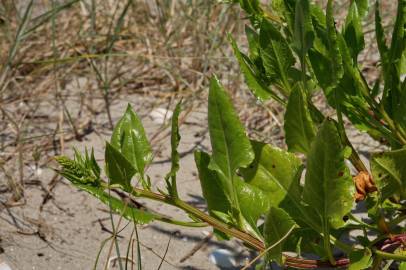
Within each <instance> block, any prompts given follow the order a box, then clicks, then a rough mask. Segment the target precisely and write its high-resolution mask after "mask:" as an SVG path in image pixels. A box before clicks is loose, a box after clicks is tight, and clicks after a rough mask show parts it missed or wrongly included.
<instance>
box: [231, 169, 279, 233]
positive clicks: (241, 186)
mask: <svg viewBox="0 0 406 270" xmlns="http://www.w3.org/2000/svg"><path fill="white" fill-rule="evenodd" d="M235 185H236V192H237V196H238V202H239V204H240V210H241V214H242V215H243V217H244V218H245V220H246V221H247V222H248V223H249V224H250V225H251V227H252V228H254V229H256V227H257V221H258V219H259V218H260V217H261V215H263V214H265V213H266V212H267V211H268V210H269V207H270V199H271V198H270V196H269V194H267V193H266V192H264V191H263V190H262V189H261V187H258V186H254V185H252V184H250V183H246V182H244V180H243V179H241V178H240V177H237V178H236V179H235Z"/></svg>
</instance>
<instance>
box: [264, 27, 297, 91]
mask: <svg viewBox="0 0 406 270" xmlns="http://www.w3.org/2000/svg"><path fill="white" fill-rule="evenodd" d="M259 44H260V52H261V58H262V62H263V64H264V67H265V70H266V73H267V75H268V76H269V77H270V78H271V80H273V81H276V82H277V83H278V84H279V85H280V87H282V88H283V89H284V95H285V96H288V95H289V93H290V92H291V86H290V84H289V81H288V78H289V75H288V71H289V69H290V68H291V67H292V66H293V65H294V64H295V58H294V57H293V54H292V51H291V50H290V47H289V44H288V42H287V41H286V40H285V38H284V37H283V36H282V35H281V33H280V31H279V30H277V29H276V28H275V27H274V26H273V25H272V24H271V23H270V22H268V21H267V20H263V21H262V24H261V29H260V32H259Z"/></svg>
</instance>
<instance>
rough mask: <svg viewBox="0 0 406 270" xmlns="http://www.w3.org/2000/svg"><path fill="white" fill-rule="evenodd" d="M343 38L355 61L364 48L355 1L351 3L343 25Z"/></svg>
mask: <svg viewBox="0 0 406 270" xmlns="http://www.w3.org/2000/svg"><path fill="white" fill-rule="evenodd" d="M344 38H345V41H346V42H347V44H348V47H349V49H350V51H351V56H352V58H353V59H354V61H355V62H356V60H357V57H358V54H359V53H360V52H361V51H362V50H363V49H364V47H365V42H364V33H363V31H362V24H361V19H360V15H359V11H358V6H357V3H356V2H355V1H353V2H352V3H351V6H350V9H349V11H348V14H347V17H346V19H345V25H344Z"/></svg>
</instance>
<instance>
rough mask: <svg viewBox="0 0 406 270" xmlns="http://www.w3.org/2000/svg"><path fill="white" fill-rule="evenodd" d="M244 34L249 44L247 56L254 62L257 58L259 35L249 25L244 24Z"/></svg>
mask: <svg viewBox="0 0 406 270" xmlns="http://www.w3.org/2000/svg"><path fill="white" fill-rule="evenodd" d="M245 36H246V37H247V40H248V46H249V58H250V59H251V60H252V61H253V62H254V63H255V62H256V61H257V59H259V57H260V56H259V35H258V33H257V32H256V31H255V30H254V29H252V28H251V27H249V26H248V25H246V26H245Z"/></svg>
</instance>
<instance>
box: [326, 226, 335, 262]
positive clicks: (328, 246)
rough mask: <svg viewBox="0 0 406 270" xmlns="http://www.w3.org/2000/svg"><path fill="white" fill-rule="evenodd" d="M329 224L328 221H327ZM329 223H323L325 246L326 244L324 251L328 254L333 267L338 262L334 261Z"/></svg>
mask: <svg viewBox="0 0 406 270" xmlns="http://www.w3.org/2000/svg"><path fill="white" fill-rule="evenodd" d="M327 222H328V221H327ZM327 222H325V221H323V244H324V251H325V252H326V254H327V258H328V260H329V261H330V263H331V264H332V265H336V260H335V259H334V256H333V253H332V252H331V245H330V232H329V228H328V226H329V225H328V224H326V223H327Z"/></svg>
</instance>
